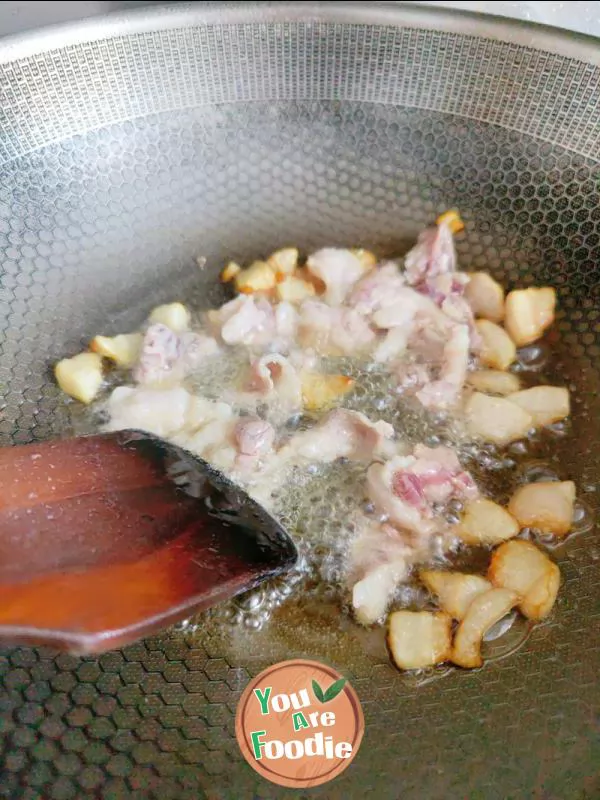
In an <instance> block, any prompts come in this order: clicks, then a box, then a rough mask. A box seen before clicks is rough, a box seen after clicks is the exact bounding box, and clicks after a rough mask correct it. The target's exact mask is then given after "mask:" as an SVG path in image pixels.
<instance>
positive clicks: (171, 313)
mask: <svg viewBox="0 0 600 800" xmlns="http://www.w3.org/2000/svg"><path fill="white" fill-rule="evenodd" d="M190 318H191V314H190V312H189V311H188V310H187V308H186V307H185V306H184V305H183V303H166V304H165V305H164V306H157V307H156V308H155V309H153V310H152V311H151V312H150V316H149V317H148V321H149V322H151V323H154V322H158V323H160V324H161V325H166V326H167V328H170V329H171V330H172V331H174V332H175V333H183V332H184V331H187V330H189V328H190Z"/></svg>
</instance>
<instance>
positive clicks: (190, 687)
mask: <svg viewBox="0 0 600 800" xmlns="http://www.w3.org/2000/svg"><path fill="white" fill-rule="evenodd" d="M390 19H392V18H391V17H390ZM426 19H427V25H424V27H423V29H419V26H418V25H417V24H416V23H415V21H414V20H412V21H411V22H410V23H407V22H404V25H403V19H402V12H401V11H398V16H397V18H394V19H393V24H387V25H367V24H350V23H348V24H341V23H335V24H334V23H333V22H331V23H327V22H322V23H319V24H313V23H286V24H281V23H275V22H273V23H265V22H256V23H247V24H237V23H236V24H231V25H227V24H224V25H217V26H214V25H208V26H204V25H200V24H191V22H192V21H190V25H189V26H187V27H185V28H180V29H175V30H161V31H154V32H145V33H130V32H128V31H127V28H126V26H125V27H124V32H123V35H122V36H120V37H118V38H113V39H103V40H100V41H96V42H92V43H90V44H88V45H86V46H85V47H81V46H66V47H62V48H57V49H53V50H51V51H50V52H46V53H43V54H40V55H37V56H29V57H24V58H23V59H20V60H17V61H16V62H10V63H7V64H4V65H2V66H1V67H0V88H1V89H3V90H4V92H5V98H7V99H8V105H6V114H5V117H4V122H3V126H4V127H3V134H4V135H3V137H2V150H1V152H2V156H3V159H4V163H3V166H2V181H1V185H0V248H1V253H2V262H1V265H0V269H1V270H2V272H1V275H2V277H1V285H0V287H1V288H0V304H1V305H2V315H1V317H0V318H1V319H2V320H3V325H2V326H1V327H2V330H0V343H1V347H2V359H1V362H0V372H1V382H2V389H3V394H4V403H5V407H4V409H3V412H2V417H1V419H0V435H1V441H2V443H3V444H11V443H18V442H26V441H31V440H32V439H43V438H48V437H51V436H57V435H62V434H65V433H69V432H70V430H71V429H72V428H71V425H72V423H71V415H70V411H69V408H68V406H67V405H65V403H64V400H63V399H62V398H61V397H60V396H59V392H58V390H57V388H56V387H55V386H54V384H53V381H52V378H51V372H50V366H51V364H52V362H53V361H54V360H56V359H57V358H59V357H62V356H64V355H65V354H71V353H74V352H76V351H77V350H78V349H80V347H81V346H82V344H83V343H84V342H86V341H87V340H88V339H89V338H90V337H91V336H93V335H94V334H96V333H104V334H113V333H117V332H124V331H127V330H130V329H133V328H135V327H136V326H137V325H139V323H140V322H141V321H142V320H143V318H144V315H145V311H146V310H147V309H148V308H149V307H151V306H152V305H153V304H155V303H157V302H159V301H168V300H174V299H181V300H184V301H186V302H188V303H190V304H194V305H196V306H197V307H207V306H209V305H214V304H215V303H217V302H219V301H220V300H221V299H222V297H223V295H222V289H221V287H220V286H219V284H218V281H217V275H218V271H219V269H220V268H221V267H222V265H223V264H224V263H225V262H226V261H227V260H228V259H230V258H234V259H237V260H241V261H242V262H249V261H250V260H252V259H253V258H255V257H259V256H264V255H265V254H267V253H269V252H271V251H272V250H273V249H275V248H276V247H278V246H282V245H286V244H294V245H298V246H299V247H301V248H302V250H303V251H305V252H307V251H310V250H311V249H313V248H316V247H318V246H321V245H346V246H364V247H368V248H370V249H373V250H375V251H376V252H377V253H380V254H397V253H399V252H403V251H404V250H405V249H406V248H407V246H408V245H409V244H410V243H411V242H412V241H413V240H414V237H415V235H416V233H417V232H418V231H419V230H420V229H421V228H422V227H424V226H425V225H426V224H427V223H430V222H431V221H432V219H433V218H435V216H436V215H437V213H439V212H440V211H443V210H445V209H447V208H449V207H454V206H456V207H458V208H459V209H460V212H461V215H462V216H463V218H464V220H465V223H466V233H465V235H464V236H463V237H462V238H461V239H460V240H459V243H458V249H459V256H460V263H461V266H462V267H463V268H466V269H488V270H490V271H491V272H492V273H493V274H494V276H495V277H496V278H498V279H499V280H501V281H502V282H503V283H505V285H506V286H507V287H512V286H517V285H519V286H523V285H530V284H538V285H541V284H550V285H553V286H556V288H557V289H558V293H559V306H560V312H559V315H558V320H557V323H556V324H555V326H554V329H553V332H552V334H551V335H550V337H549V338H548V342H549V345H550V346H551V348H552V350H553V352H554V355H553V358H552V360H551V362H550V364H551V365H550V367H549V368H548V371H547V372H546V373H545V374H547V375H548V377H549V378H551V379H553V380H556V381H557V382H560V383H565V384H567V385H569V384H572V385H573V387H576V389H575V390H574V400H575V402H574V416H573V421H572V426H571V428H572V429H571V433H570V436H569V437H568V439H566V440H564V441H563V442H561V443H560V444H559V446H558V452H557V456H556V463H555V464H554V467H555V468H556V469H557V470H558V471H559V472H560V474H561V475H562V476H563V477H565V478H566V477H568V478H572V479H573V480H575V481H576V483H577V486H578V488H579V494H580V497H582V498H583V500H584V501H585V503H587V505H588V506H589V508H590V510H591V511H592V512H595V510H596V504H597V501H596V500H595V497H596V495H595V493H594V492H593V491H587V492H586V491H584V487H587V488H588V489H593V488H594V484H595V483H596V482H597V480H598V475H599V474H600V469H599V458H600V457H599V455H598V453H600V448H598V446H597V443H598V422H597V420H598V418H599V411H600V403H599V401H598V389H599V388H600V385H599V384H600V381H599V370H598V355H599V354H600V342H599V339H600V335H599V334H600V309H599V307H598V296H599V295H598V290H599V286H600V275H599V272H598V266H597V265H598V261H599V259H600V238H599V236H598V219H599V218H600V211H599V209H598V200H599V197H598V177H599V176H600V167H599V165H598V163H597V161H596V160H594V158H593V157H592V156H593V153H594V152H595V151H594V147H593V144H594V142H595V141H597V137H598V135H599V134H600V127H599V124H598V121H597V120H598V115H597V108H595V107H594V104H597V99H596V98H593V97H589V96H587V98H586V96H584V94H583V93H584V88H585V85H586V84H585V81H583V82H582V81H581V80H580V81H579V83H578V82H577V81H576V80H575V79H574V78H573V75H575V76H576V75H579V74H581V75H585V76H587V78H588V79H589V81H590V85H591V83H592V77H593V75H594V74H595V72H594V70H595V68H593V67H591V66H590V65H589V64H584V63H583V62H579V61H575V60H573V59H569V58H566V57H563V56H558V55H551V54H548V53H544V52H542V51H539V52H538V51H535V50H528V49H527V48H524V47H520V46H518V45H514V44H513V45H508V44H503V43H502V42H492V41H491V40H489V39H480V38H478V37H476V36H475V37H473V36H462V35H459V34H455V33H444V32H443V31H441V30H426V29H425V28H427V27H430V26H431V25H432V24H433V22H434V21H435V16H434V15H428V16H427V17H426ZM440 24H442V23H440ZM396 25H400V27H396ZM524 64H526V66H527V74H528V75H529V76H530V77H529V80H526V76H525V77H524V74H523V71H524V69H525V67H524ZM544 69H545V70H546V74H547V75H548V74H549V75H552V76H554V78H553V79H552V80H554V81H555V83H554V86H555V90H554V91H546V92H542V91H541V90H539V91H537V90H536V87H537V86H538V84H539V82H540V80H541V78H540V75H541V74H542V72H543V70H544ZM578 70H579V72H578ZM596 71H597V70H596ZM556 75H563V76H564V80H563V81H562V83H561V84H560V85H561V86H562V90H561V92H559V91H557V90H556V86H557V85H558V83H559V82H558V81H557V79H556ZM550 80H551V79H550V78H549V77H547V82H548V81H550ZM536 82H537V83H536ZM539 86H541V84H539ZM577 86H580V87H581V89H578V88H577ZM546 88H548V86H547V87H546ZM486 89H487V91H486ZM53 98H54V99H53ZM565 109H567V110H568V111H569V113H568V114H567V113H565ZM574 118H575V120H576V121H577V123H578V124H577V125H576V126H575V125H574ZM575 129H576V132H574V131H575ZM561 145H562V146H561ZM565 145H566V146H565ZM570 148H572V149H570ZM197 257H201V260H200V262H199V263H198V262H197V261H196V258H197ZM598 553H599V550H598V544H597V533H596V531H595V530H588V531H587V532H585V533H582V534H580V535H578V536H577V537H575V538H573V539H571V540H569V541H568V542H567V544H566V545H565V546H564V547H563V548H562V549H561V550H560V552H558V553H557V557H558V561H559V563H560V566H561V571H562V574H563V580H564V583H565V586H564V588H563V589H562V591H561V596H560V599H559V602H558V604H557V608H556V611H555V613H554V614H553V616H552V618H551V620H550V621H549V622H548V623H546V624H544V625H542V626H539V627H538V628H536V629H535V630H534V632H533V633H532V635H531V638H530V641H529V643H528V645H527V647H526V648H522V649H520V650H517V652H515V653H514V654H513V655H511V656H510V658H508V659H503V660H497V661H492V663H490V664H489V666H487V667H486V668H485V670H484V671H483V672H481V673H473V674H462V673H460V672H453V673H452V674H450V675H448V676H446V677H445V678H443V679H442V680H436V681H433V682H431V683H429V684H425V685H421V686H417V685H416V682H415V681H411V679H410V678H402V677H401V676H400V675H399V674H398V673H396V672H395V671H394V670H393V669H392V668H391V667H390V666H389V665H388V663H387V657H386V654H385V651H384V649H383V647H382V644H381V641H380V639H377V638H376V637H371V636H370V634H360V635H359V634H358V632H357V631H356V630H355V629H354V628H353V627H352V625H351V624H350V623H349V622H348V621H347V620H342V626H341V628H344V630H342V629H341V628H340V618H339V611H338V609H337V606H334V605H332V606H331V607H328V606H327V604H324V605H323V606H321V607H319V608H315V607H314V606H310V605H306V604H303V602H302V600H301V599H299V600H296V601H292V602H290V603H289V605H288V606H286V607H283V608H282V609H280V610H279V612H278V614H277V616H276V619H275V621H274V622H273V623H272V624H271V626H270V628H269V630H267V631H261V632H260V633H258V634H248V633H244V632H242V631H241V630H239V629H235V630H233V631H230V630H228V629H225V630H224V629H223V628H222V627H219V626H211V625H210V624H208V623H206V622H205V623H203V624H202V625H201V626H200V628H201V629H200V630H199V631H197V633H195V634H191V633H189V634H186V635H182V634H181V633H177V632H171V633H167V634H165V635H163V636H160V637H156V638H155V639H152V640H149V641H146V642H143V643H140V644H138V645H134V646H133V647H131V648H128V649H127V650H126V651H124V653H123V654H121V653H114V654H108V656H103V657H102V658H100V659H99V660H97V661H95V660H94V659H92V658H85V659H77V658H74V657H66V656H58V657H56V654H55V653H53V652H52V651H50V650H45V649H42V650H39V651H33V650H27V649H25V648H17V649H14V648H13V649H8V648H7V649H5V650H4V651H3V655H4V656H5V661H4V666H3V669H2V673H1V677H2V681H3V691H2V702H3V703H6V706H7V711H8V712H10V713H9V715H8V716H7V719H9V720H10V722H9V723H8V724H9V728H8V730H9V731H10V732H11V735H10V736H9V737H8V738H7V739H6V748H7V750H6V752H5V763H6V765H7V767H8V769H7V771H6V775H7V783H6V785H7V786H8V787H9V789H10V787H11V786H13V787H17V786H18V785H20V784H23V782H25V783H27V782H31V781H33V780H37V784H36V785H37V786H39V787H40V791H41V792H42V794H43V795H44V796H48V797H57V798H58V797H67V796H76V792H77V791H79V789H77V788H75V789H73V787H84V788H85V787H86V786H87V787H89V788H90V789H93V788H96V787H100V786H104V787H108V786H110V787H112V789H113V790H114V792H115V794H114V796H115V797H120V796H130V795H131V793H132V792H133V791H134V790H135V789H136V788H138V787H141V788H142V789H143V788H144V787H145V786H151V787H152V789H151V791H154V792H156V793H158V794H159V795H160V796H161V797H167V796H173V797H177V798H180V797H186V796H188V795H187V794H186V792H189V796H195V797H196V796H198V793H199V792H202V791H209V790H212V791H213V794H212V795H207V796H214V797H230V796H231V797H233V796H236V797H238V796H239V797H241V796H246V795H247V794H248V793H250V792H252V791H258V790H257V789H256V787H257V786H258V783H257V782H258V781H259V779H258V778H257V777H255V776H254V774H250V770H248V769H246V767H245V766H244V765H243V764H242V763H241V757H240V755H239V753H238V749H237V745H236V743H235V738H234V732H233V720H234V714H235V700H236V698H237V697H238V696H239V693H240V692H241V689H242V688H243V686H244V685H245V683H246V681H247V676H248V674H251V673H253V672H257V671H259V670H260V669H262V668H263V667H265V666H267V665H268V664H270V663H273V661H275V660H277V659H283V658H287V657H294V656H296V655H308V656H310V657H313V658H322V659H324V660H326V661H330V662H331V663H333V664H334V665H335V666H336V667H338V668H341V669H344V670H347V671H348V673H349V674H350V675H351V676H352V679H353V684H354V686H355V687H356V689H357V691H358V693H359V696H360V697H361V700H362V702H363V706H364V710H365V716H366V731H367V733H366V736H365V740H364V743H363V745H362V749H361V752H360V754H359V756H358V757H357V759H356V761H355V763H354V765H353V768H352V769H351V770H348V773H347V774H346V773H345V774H344V776H343V777H341V778H340V779H338V780H337V781H336V782H335V784H332V785H331V786H330V787H327V786H325V787H322V788H321V789H320V790H316V791H315V790H313V793H314V794H319V793H321V795H322V796H327V797H334V796H338V795H337V794H335V792H339V793H340V795H339V796H342V795H343V796H357V793H358V792H359V791H363V790H364V789H366V788H370V789H373V790H374V791H376V792H377V796H378V797H382V798H383V797H390V798H391V797H396V796H398V791H400V789H401V791H402V795H403V796H404V797H415V798H417V797H418V798H420V797H425V796H426V797H431V798H433V797H452V796H459V795H461V796H482V797H486V799H487V798H494V797H498V798H500V797H503V798H504V797H508V796H513V795H514V796H516V795H519V794H520V793H521V794H522V795H523V794H529V793H533V792H534V791H538V790H539V791H542V789H543V790H544V791H546V792H547V796H548V797H555V796H556V797H565V798H566V797H575V796H577V797H579V796H580V794H577V795H575V794H573V793H571V794H569V792H571V791H572V787H573V786H576V787H578V790H582V791H583V790H586V791H587V790H588V789H590V790H591V791H593V787H592V784H591V783H590V784H589V786H588V784H587V783H586V780H587V778H586V777H585V776H588V775H591V774H592V770H591V766H592V753H591V747H592V744H591V728H590V725H591V722H590V720H591V711H590V704H591V703H592V702H593V700H594V697H593V695H594V693H596V694H597V683H596V675H597V669H598V666H599V662H600V655H599V654H600V639H599V637H598V629H597V626H596V628H595V629H594V628H593V615H594V614H596V618H597V613H598V601H597V595H596V594H595V592H594V588H593V587H594V586H595V584H596V583H597V581H598V570H599V569H600V567H599V564H600V561H599V560H598ZM505 649H506V648H505ZM509 649H510V648H509ZM79 718H81V720H83V721H82V723H81V725H79V723H75V722H73V720H76V719H79ZM75 724H77V725H79V727H78V728H77V730H78V731H79V734H80V735H79V734H78V736H77V737H75V738H78V740H79V746H78V747H71V745H70V741H71V739H72V738H73V735H74V734H73V731H74V729H73V728H72V727H70V726H72V725H75ZM11 737H12V738H11ZM17 747H18V748H19V752H20V753H21V755H19V756H18V757H17V756H15V752H16V748H17ZM45 752H50V753H52V754H53V755H52V759H53V760H50V761H49V760H48V758H47V757H46V756H44V753H45ZM50 764H52V766H50ZM61 765H64V766H65V768H64V769H63V768H62V766H61ZM32 776H34V777H32ZM35 776H37V777H35ZM568 776H570V778H569V777H568ZM569 780H570V781H571V783H569ZM210 787H212V789H210ZM215 787H217V788H216V789H215ZM567 787H568V788H567ZM73 790H74V791H75V794H69V791H71V792H72V791H73ZM148 791H150V789H149V790H148ZM61 792H62V794H61ZM65 792H66V794H65ZM169 792H170V793H171V794H169ZM219 792H220V793H219ZM260 792H261V794H260V796H264V797H271V796H272V797H276V796H278V795H277V789H276V788H275V787H273V789H270V788H269V787H268V786H266V785H265V784H263V783H261V784H260ZM245 793H246V794H245ZM349 793H350V794H349ZM355 793H356V794H355Z"/></svg>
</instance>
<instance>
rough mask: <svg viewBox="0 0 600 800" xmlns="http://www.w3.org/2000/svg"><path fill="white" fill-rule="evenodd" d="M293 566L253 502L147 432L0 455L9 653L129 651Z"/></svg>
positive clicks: (2, 615)
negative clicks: (20, 645) (26, 649)
mask: <svg viewBox="0 0 600 800" xmlns="http://www.w3.org/2000/svg"><path fill="white" fill-rule="evenodd" d="M295 560H296V549H295V547H294V545H293V543H292V541H291V539H290V538H289V536H288V535H287V533H286V532H285V531H284V529H283V528H282V527H281V526H280V525H279V524H278V523H277V522H276V521H275V520H274V519H273V518H272V517H271V516H270V515H269V514H268V513H267V512H266V511H265V510H264V509H263V508H262V507H261V506H260V505H258V504H257V503H256V502H254V501H253V500H252V499H251V498H250V497H249V496H248V495H247V494H245V492H243V491H242V490H241V489H239V488H238V487H236V486H234V485H233V484H232V483H231V482H229V481H227V480H226V479H225V478H224V477H223V476H222V475H220V473H218V472H216V471H215V470H214V469H213V468H211V467H210V466H209V465H208V464H206V462H203V461H200V460H199V459H196V458H195V457H193V456H190V455H189V454H188V453H186V452H185V451H183V450H181V449H179V448H177V447H174V446H173V445H170V444H167V443H166V442H163V441H161V440H159V439H155V438H153V437H150V436H148V435H147V434H140V433H138V432H134V431H126V432H121V433H118V434H102V435H98V436H89V437H83V438H76V439H65V440H59V441H52V442H45V443H42V444H30V445H24V446H19V447H7V448H1V449H0V637H3V638H5V639H7V640H10V641H12V642H24V643H32V644H52V645H54V646H56V647H59V648H61V649H66V650H69V651H71V652H76V653H92V652H101V651H104V650H109V649H112V648H115V647H120V646H122V645H124V644H126V643H127V642H130V641H132V640H135V639H138V638H140V637H142V636H145V635H146V634H149V633H151V632H152V631H155V630H157V629H159V628H162V627H165V626H168V625H170V624H172V623H174V622H176V621H178V620H181V619H185V618H186V617H187V616H189V615H190V613H191V612H193V611H197V610H199V609H203V608H207V607H209V606H212V605H214V604H215V603H217V602H219V601H222V600H224V599H226V598H229V597H231V596H233V595H235V594H238V593H239V592H242V591H244V590H246V589H249V588H251V587H253V586H255V585H256V584H258V583H259V582H260V581H262V580H264V579H265V578H268V577H270V576H274V575H277V574H279V573H281V572H283V571H284V570H286V569H289V567H291V566H292V565H293V563H294V562H295Z"/></svg>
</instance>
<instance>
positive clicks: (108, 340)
mask: <svg viewBox="0 0 600 800" xmlns="http://www.w3.org/2000/svg"><path fill="white" fill-rule="evenodd" d="M143 338H144V337H143V336H142V334H141V333H121V334H119V335H118V336H95V337H94V338H93V339H92V341H91V342H90V349H91V350H93V351H94V353H99V354H100V355H101V356H104V357H105V358H110V359H111V361H114V362H115V364H117V365H118V366H119V367H125V368H127V369H128V368H130V367H133V365H134V364H135V363H136V362H137V360H138V358H139V356H140V350H141V348H142V341H143Z"/></svg>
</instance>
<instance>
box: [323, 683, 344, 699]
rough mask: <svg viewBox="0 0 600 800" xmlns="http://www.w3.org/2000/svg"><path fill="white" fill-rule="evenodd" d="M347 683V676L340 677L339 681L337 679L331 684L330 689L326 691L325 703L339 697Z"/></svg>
mask: <svg viewBox="0 0 600 800" xmlns="http://www.w3.org/2000/svg"><path fill="white" fill-rule="evenodd" d="M345 684H346V678H340V679H339V681H335V682H334V683H332V684H331V686H330V687H329V689H327V691H326V692H325V699H324V700H323V702H324V703H328V702H329V701H330V700H333V699H334V697H337V696H338V694H339V693H340V692H341V691H342V689H343V688H344V686H345Z"/></svg>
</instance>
